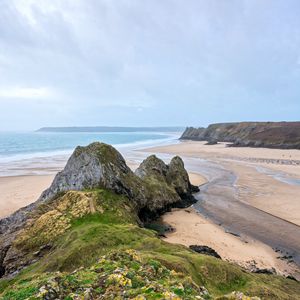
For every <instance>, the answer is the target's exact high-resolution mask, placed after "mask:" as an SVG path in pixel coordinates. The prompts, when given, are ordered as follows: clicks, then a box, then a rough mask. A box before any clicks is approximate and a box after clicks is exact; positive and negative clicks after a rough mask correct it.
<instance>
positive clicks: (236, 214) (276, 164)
mask: <svg viewBox="0 0 300 300" xmlns="http://www.w3.org/2000/svg"><path fill="white" fill-rule="evenodd" d="M145 151H146V152H151V153H159V156H161V157H163V158H165V159H168V158H169V157H170V155H175V154H176V155H180V156H182V157H183V158H184V161H185V165H186V167H187V169H188V170H189V171H192V172H198V173H200V174H202V175H204V176H205V177H206V178H207V179H208V183H207V184H205V185H203V186H202V188H201V192H200V193H199V194H197V195H196V198H197V199H198V200H199V201H198V202H197V204H195V205H194V208H195V209H196V210H197V211H199V212H200V213H201V214H202V215H204V216H206V217H209V218H210V219H211V220H213V221H214V223H216V224H220V225H222V227H223V228H224V229H225V230H229V231H231V232H234V233H237V234H239V235H241V237H242V238H246V237H250V238H253V239H256V240H258V241H260V242H262V243H264V244H266V245H268V246H269V247H272V248H274V249H278V250H280V251H281V252H280V253H279V254H281V255H286V256H289V255H292V256H293V257H294V260H295V261H296V262H297V264H299V265H300V227H299V224H300V184H299V181H298V180H299V178H300V177H299V176H298V174H300V173H299V172H300V165H298V160H299V158H300V151H298V150H274V149H257V148H228V147H225V145H224V144H220V145H212V146H207V145H204V143H203V142H183V143H180V144H177V145H170V146H164V147H155V148H151V149H145ZM269 157H270V158H269ZM283 158H284V160H283ZM269 166H270V167H269ZM279 254H278V255H279Z"/></svg>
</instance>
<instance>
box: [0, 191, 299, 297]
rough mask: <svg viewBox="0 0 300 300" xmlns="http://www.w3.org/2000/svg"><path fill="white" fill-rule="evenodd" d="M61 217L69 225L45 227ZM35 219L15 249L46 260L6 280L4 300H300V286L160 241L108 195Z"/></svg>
mask: <svg viewBox="0 0 300 300" xmlns="http://www.w3.org/2000/svg"><path fill="white" fill-rule="evenodd" d="M79 207H80V209H79ZM53 211H54V212H55V214H54V213H53ZM50 212H51V213H50ZM58 213H59V214H60V215H59V218H58V219H55V220H61V219H63V220H64V222H59V221H57V222H54V223H50V224H51V226H49V227H47V226H44V225H43V224H47V222H50V221H51V220H52V218H53V215H56V214H58ZM33 219H34V220H39V221H38V222H32V223H31V224H30V225H28V226H27V227H26V228H25V229H24V230H23V231H22V232H21V233H20V234H19V236H18V237H17V239H16V246H17V247H18V249H20V250H22V249H23V251H24V249H26V251H28V253H31V254H30V255H33V256H34V255H42V257H41V258H40V260H38V261H37V262H36V263H35V264H32V265H30V266H29V267H27V268H26V269H24V270H23V271H22V272H20V273H19V274H18V275H17V276H16V277H14V278H13V279H2V280H1V281H0V295H1V296H0V299H5V300H8V299H11V300H13V299H17V300H22V299H249V298H247V297H246V296H245V295H248V296H257V297H260V298H261V299H289V300H292V299H299V297H298V295H299V294H300V285H299V283H297V282H294V281H292V280H288V279H285V278H283V277H279V276H269V275H262V274H261V275H260V274H249V273H247V272H245V271H244V270H242V269H241V268H240V267H238V266H236V265H233V264H229V263H227V262H224V261H221V260H218V259H215V258H213V257H208V256H204V255H200V254H197V253H194V252H192V251H190V250H189V249H188V248H186V247H184V246H180V245H172V244H168V243H166V242H164V241H162V240H160V239H159V238H158V237H157V235H156V232H154V231H152V230H149V229H145V228H141V227H140V226H139V225H138V218H137V216H136V213H135V211H134V209H133V208H132V204H131V201H129V200H128V199H127V198H126V197H124V196H120V195H116V194H114V193H112V192H108V191H106V190H101V189H97V190H90V191H83V192H73V191H70V192H67V193H65V194H63V195H60V197H58V198H57V199H55V201H54V202H52V203H51V205H50V204H49V205H48V206H41V207H40V209H39V213H36V215H35V216H33ZM45 244H47V245H49V249H47V250H46V251H45V253H41V251H40V250H39V249H41V248H42V249H44V248H43V247H44V246H45ZM128 249H130V250H128ZM204 287H205V288H204ZM206 289H207V290H208V292H207V291H206ZM234 291H240V292H243V293H244V295H242V294H239V293H238V292H235V293H233V292H234ZM224 295H226V296H224ZM51 297H52V298H51ZM55 297H56V298H55ZM218 297H219V298H218ZM243 297H244V298H243ZM254 299H255V298H254Z"/></svg>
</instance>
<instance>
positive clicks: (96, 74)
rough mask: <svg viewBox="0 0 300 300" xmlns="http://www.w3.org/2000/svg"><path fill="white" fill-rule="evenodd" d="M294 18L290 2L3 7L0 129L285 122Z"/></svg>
mask: <svg viewBox="0 0 300 300" xmlns="http://www.w3.org/2000/svg"><path fill="white" fill-rule="evenodd" d="M299 15H300V3H299V1H298V0H289V1H284V0H278V1H275V2H274V1H273V0H266V1H259V0H228V1H219V0H210V1H206V0H191V1H187V2H186V1H182V0H165V1H160V0H153V1H140V0H39V1H36V0H2V1H1V4H0V49H1V51H0V98H1V101H2V103H3V102H4V101H3V100H4V99H8V100H10V101H7V104H6V105H5V106H3V105H2V107H1V110H0V119H1V126H3V127H4V126H5V127H6V128H11V127H15V128H23V124H18V122H20V123H22V122H23V123H25V124H26V126H28V128H35V127H41V126H46V125H56V124H60V125H77V124H78V123H79V122H80V123H81V125H84V124H90V125H92V124H91V122H92V123H95V124H96V123H98V124H99V123H101V124H103V125H106V124H111V125H153V124H157V125H161V124H162V125H163V124H165V125H168V124H179V125H189V124H190V125H199V126H200V125H205V124H207V123H210V122H221V121H230V120H245V119H247V120H255V119H263V118H265V119H267V118H268V119H274V120H276V119H286V120H288V119H295V118H297V115H296V111H300V108H299V99H298V97H299V94H300V86H299V80H300V68H299V50H300V38H299V37H300V19H299ZM12 99H18V105H19V109H18V110H17V111H16V110H15V107H14V105H13V104H10V103H12V101H11V100H12ZM22 99H23V100H24V101H20V100H22ZM29 99H31V100H32V101H29ZM39 99H40V100H43V101H39ZM282 100H284V103H285V104H286V107H287V108H285V109H282V108H281V107H280V106H279V104H278V105H277V104H276V105H274V103H282ZM58 111H59V113H58ZM23 112H26V115H25V116H22V115H21V114H22V113H23ZM53 112H56V113H53ZM32 114H34V115H35V118H31V117H30V116H31V115H32ZM264 116H265V117H264ZM16 119H17V120H19V121H18V122H15V120H16ZM0 129H1V128H0Z"/></svg>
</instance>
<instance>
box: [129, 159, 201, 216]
mask: <svg viewBox="0 0 300 300" xmlns="http://www.w3.org/2000/svg"><path fill="white" fill-rule="evenodd" d="M135 174H136V175H137V176H138V177H140V178H141V179H142V180H143V181H144V185H145V187H146V190H147V192H148V193H149V194H148V201H147V205H146V206H145V207H143V208H142V211H141V213H140V215H141V216H142V218H143V219H148V218H150V219H151V218H155V215H159V214H161V213H162V212H164V211H167V210H169V209H170V208H171V207H172V206H176V207H186V206H188V205H191V204H192V203H194V201H195V200H194V198H193V197H192V193H193V192H196V191H199V188H198V187H195V186H193V185H192V184H191V183H190V180H189V176H188V173H187V171H186V170H185V168H184V163H183V161H182V159H181V158H180V157H178V156H176V157H174V158H173V159H172V160H171V162H170V164H169V165H167V164H165V163H164V162H163V161H162V160H161V159H159V158H157V157H156V156H155V155H151V156H149V157H148V158H146V159H145V160H144V161H143V162H142V163H141V165H140V166H139V167H138V168H137V169H136V171H135Z"/></svg>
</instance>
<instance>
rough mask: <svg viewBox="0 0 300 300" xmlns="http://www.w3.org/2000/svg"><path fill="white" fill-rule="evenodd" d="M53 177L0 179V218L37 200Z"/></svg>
mask: <svg viewBox="0 0 300 300" xmlns="http://www.w3.org/2000/svg"><path fill="white" fill-rule="evenodd" d="M53 178H54V175H45V176H43V175H40V176H10V177H0V191H1V198H0V218H4V217H7V216H8V215H10V214H11V213H13V212H14V211H16V210H17V209H19V208H21V207H24V206H26V205H28V204H30V203H32V202H34V201H36V200H37V199H38V197H39V196H40V195H41V193H42V191H44V190H45V189H46V188H47V187H48V186H49V185H50V184H51V182H52V180H53Z"/></svg>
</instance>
